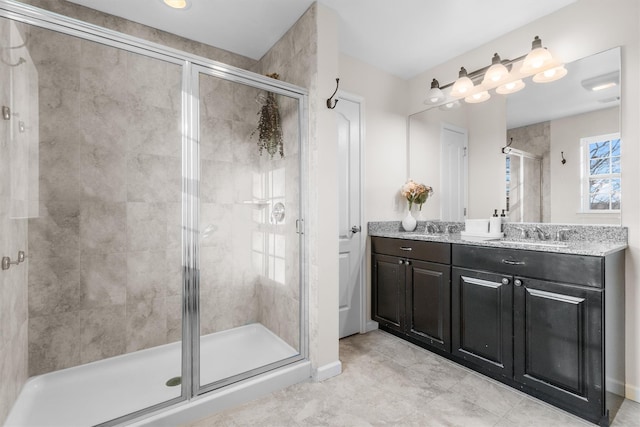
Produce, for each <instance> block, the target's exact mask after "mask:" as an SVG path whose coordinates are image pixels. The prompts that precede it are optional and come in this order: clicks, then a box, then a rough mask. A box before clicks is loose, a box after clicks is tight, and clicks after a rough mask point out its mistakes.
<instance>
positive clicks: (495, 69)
mask: <svg viewBox="0 0 640 427" xmlns="http://www.w3.org/2000/svg"><path fill="white" fill-rule="evenodd" d="M508 76H509V70H508V69H507V67H505V66H504V65H503V64H502V60H501V59H500V55H498V54H497V53H494V54H493V58H492V59H491V66H490V67H489V69H488V70H487V72H486V73H484V79H483V80H482V84H483V85H487V84H496V83H499V82H501V81H504V80H505V79H506V78H507V77H508Z"/></svg>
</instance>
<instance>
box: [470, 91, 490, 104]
mask: <svg viewBox="0 0 640 427" xmlns="http://www.w3.org/2000/svg"><path fill="white" fill-rule="evenodd" d="M489 98H491V95H489V92H488V91H486V90H483V91H482V92H476V93H474V94H473V95H470V96H467V97H466V98H465V99H464V101H465V102H468V103H469V104H479V103H480V102H484V101H487V100H488V99H489Z"/></svg>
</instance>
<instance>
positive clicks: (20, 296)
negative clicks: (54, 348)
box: [0, 19, 38, 424]
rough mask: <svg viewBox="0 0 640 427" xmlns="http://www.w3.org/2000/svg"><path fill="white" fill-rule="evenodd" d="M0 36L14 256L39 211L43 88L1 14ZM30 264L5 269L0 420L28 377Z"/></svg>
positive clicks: (0, 203) (2, 195) (8, 222)
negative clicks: (33, 202) (33, 188)
mask: <svg viewBox="0 0 640 427" xmlns="http://www.w3.org/2000/svg"><path fill="white" fill-rule="evenodd" d="M0 40H2V44H3V46H2V47H3V48H8V47H13V48H12V49H3V51H2V61H0V105H1V106H6V107H9V108H10V110H11V115H10V117H9V119H8V120H7V119H5V118H0V153H1V154H0V257H5V256H8V257H10V258H11V261H15V260H16V259H17V256H18V251H21V250H22V251H26V250H27V221H28V220H27V216H29V215H30V214H37V212H36V211H30V207H29V201H30V199H31V194H30V193H29V190H30V185H29V184H30V182H29V180H30V172H34V173H36V174H37V149H36V150H33V151H31V148H32V147H37V115H38V114H37V109H38V93H37V90H34V88H33V87H30V86H29V84H28V83H29V81H32V80H33V79H34V77H35V74H36V70H35V67H34V66H33V62H32V61H31V58H30V56H29V53H28V52H27V51H26V49H24V48H15V47H17V46H21V45H22V44H23V42H24V41H23V39H22V38H20V37H19V34H18V33H17V31H16V29H15V27H12V24H10V22H9V21H8V20H6V19H0ZM21 58H22V59H23V62H20V59H21ZM21 123H22V124H23V125H24V127H22V126H21ZM32 125H35V127H36V129H35V130H34V128H33V127H32ZM33 156H36V157H33ZM34 167H35V169H36V170H33V169H34ZM29 263H30V260H29V258H27V259H26V260H25V262H24V263H21V264H20V265H12V266H11V267H10V268H9V269H8V270H0V378H2V382H1V383H0V424H4V421H5V419H6V417H7V415H8V413H9V411H10V409H11V406H12V405H13V403H14V401H15V400H16V398H17V396H18V394H19V393H20V390H21V388H22V385H23V384H24V382H25V381H26V379H27V335H28V309H27V289H28V285H27V278H28V276H27V273H28V265H29Z"/></svg>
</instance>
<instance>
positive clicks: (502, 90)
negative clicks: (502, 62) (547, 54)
mask: <svg viewBox="0 0 640 427" xmlns="http://www.w3.org/2000/svg"><path fill="white" fill-rule="evenodd" d="M524 87H525V84H524V82H523V81H522V80H515V81H512V82H509V83H505V84H503V85H502V86H498V87H497V88H496V93H499V94H500V95H507V94H510V93H515V92H518V91H519V90H522V89H524Z"/></svg>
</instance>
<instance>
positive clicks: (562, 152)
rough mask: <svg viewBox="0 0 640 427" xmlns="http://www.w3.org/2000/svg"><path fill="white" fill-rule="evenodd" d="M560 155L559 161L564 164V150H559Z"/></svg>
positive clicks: (565, 161) (565, 160)
mask: <svg viewBox="0 0 640 427" xmlns="http://www.w3.org/2000/svg"><path fill="white" fill-rule="evenodd" d="M560 157H562V160H561V163H562V164H563V165H564V164H565V163H567V159H565V158H564V151H561V152H560Z"/></svg>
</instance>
